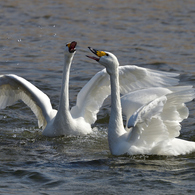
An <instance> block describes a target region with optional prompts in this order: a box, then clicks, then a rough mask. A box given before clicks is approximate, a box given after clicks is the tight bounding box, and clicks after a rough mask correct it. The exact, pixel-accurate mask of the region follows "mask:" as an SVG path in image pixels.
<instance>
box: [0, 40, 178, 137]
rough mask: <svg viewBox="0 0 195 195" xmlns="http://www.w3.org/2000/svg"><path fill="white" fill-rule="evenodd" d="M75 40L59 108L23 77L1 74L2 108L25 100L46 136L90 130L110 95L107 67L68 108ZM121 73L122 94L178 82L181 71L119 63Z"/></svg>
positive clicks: (67, 52)
mask: <svg viewBox="0 0 195 195" xmlns="http://www.w3.org/2000/svg"><path fill="white" fill-rule="evenodd" d="M76 44H77V43H76V42H75V41H73V42H72V43H70V44H67V45H66V48H65V51H64V59H65V63H64V70H63V79H62V88H61V95H60V103H59V109H58V111H57V110H54V109H53V108H52V106H51V103H50V99H49V98H48V96H47V95H46V94H44V93H43V92H42V91H40V90H39V89H38V88H37V87H35V86H34V85H32V84H31V83H30V82H28V81H27V80H25V79H24V78H21V77H19V76H16V75H11V74H9V75H2V76H0V109H3V108H5V107H6V106H10V105H13V104H14V103H15V102H16V101H17V100H22V101H23V102H24V103H25V104H27V105H28V106H29V107H30V108H31V109H32V111H33V112H34V114H35V115H36V117H37V119H38V126H39V127H42V128H43V129H44V130H43V135H45V136H50V137H54V136H60V135H71V134H72V135H82V134H88V133H91V132H92V129H91V124H93V123H94V122H95V121H96V117H97V116H96V115H97V113H98V111H99V108H100V107H101V105H102V103H103V101H104V99H105V98H106V97H107V96H108V95H110V81H109V75H108V74H107V73H106V70H105V69H104V70H102V71H100V72H98V73H97V74H96V75H95V76H94V77H92V79H91V80H90V81H89V82H88V83H87V84H86V85H85V86H84V87H83V89H82V90H81V91H80V92H79V94H78V96H77V102H76V105H75V106H74V107H72V109H71V110H69V91H68V87H69V73H70V66H71V62H72V59H73V56H74V54H75V47H76ZM119 74H120V85H121V93H123V94H126V93H128V92H129V91H132V90H135V89H140V88H145V87H151V86H171V85H176V84H178V79H176V78H173V77H176V76H178V74H173V73H166V72H160V71H155V70H150V69H145V68H139V67H136V66H123V67H120V70H119ZM127 83H128V85H127Z"/></svg>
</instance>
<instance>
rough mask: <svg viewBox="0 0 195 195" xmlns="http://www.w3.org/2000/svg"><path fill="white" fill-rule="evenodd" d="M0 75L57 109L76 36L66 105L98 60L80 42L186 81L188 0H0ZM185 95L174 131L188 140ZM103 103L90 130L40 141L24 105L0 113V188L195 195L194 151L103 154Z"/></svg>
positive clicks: (191, 13)
mask: <svg viewBox="0 0 195 195" xmlns="http://www.w3.org/2000/svg"><path fill="white" fill-rule="evenodd" d="M0 9H1V13H0V29H1V30H0V52H1V55H0V67H1V74H6V73H14V74H17V75H19V76H22V77H24V78H26V79H27V80H29V81H30V82H32V83H33V84H35V85H36V86H37V87H39V88H40V89H41V90H42V91H43V92H45V93H46V94H47V95H48V96H49V97H50V98H51V102H52V104H53V107H54V108H56V109H57V108H58V102H59V93H60V87H61V77H62V67H63V48H64V46H65V43H66V42H70V41H73V40H75V41H77V42H78V47H77V53H76V55H75V58H74V62H73V65H72V69H71V75H70V104H71V106H73V105H74V104H75V100H76V95H77V93H78V92H79V90H80V89H81V88H82V87H83V86H84V84H85V83H86V82H87V81H88V80H89V79H90V78H91V77H92V76H93V75H94V74H95V73H96V72H97V71H99V70H101V68H102V67H100V66H99V65H98V64H97V63H94V62H92V61H91V60H90V59H88V58H86V57H85V55H86V54H89V51H88V49H87V47H88V46H91V47H94V48H97V49H103V50H107V51H110V52H113V53H114V54H115V55H116V56H117V57H118V59H119V62H120V63H121V64H122V65H125V64H136V65H139V66H142V67H149V68H152V69H158V70H165V71H171V72H177V73H180V74H181V76H180V79H181V81H182V82H183V83H185V84H191V85H194V81H195V54H194V53H195V2H194V1H193V0H186V1H184V0H172V1H168V0H164V1H143V0H138V1H137V0H136V1H135V0H133V1H128V0H122V1H119V0H118V1H117V0H113V1H102V0H99V1H98V2H92V1H88V0H80V1H70V0H66V1H63V0H55V1H54V0H47V1H23V0H15V1H12V0H8V1H1V2H0ZM194 103H195V102H194V101H192V102H191V103H188V107H189V110H190V115H189V118H188V119H187V120H185V121H183V123H182V130H181V136H180V137H181V138H182V139H186V140H192V141H195V122H194V118H195V109H194ZM109 108H110V105H109V100H108V101H107V102H106V104H105V106H104V108H102V110H101V111H100V113H99V115H98V121H97V122H96V124H95V125H94V126H95V127H96V130H95V131H94V133H93V134H92V135H88V136H84V137H71V136H70V137H60V138H47V137H44V136H42V135H41V129H39V128H38V127H37V120H36V118H35V116H34V115H33V113H32V112H31V111H30V109H29V108H28V107H26V106H25V105H24V104H23V103H21V102H18V103H17V104H15V105H14V106H11V107H9V108H6V109H5V110H1V111H0V194H25V195H26V194H134V193H136V194H194V193H195V155H194V154H190V155H185V156H178V157H166V156H165V157H162V156H142V155H138V156H120V157H115V156H112V155H111V154H110V152H109V149H108V143H107V124H108V120H109V110H110V109H109Z"/></svg>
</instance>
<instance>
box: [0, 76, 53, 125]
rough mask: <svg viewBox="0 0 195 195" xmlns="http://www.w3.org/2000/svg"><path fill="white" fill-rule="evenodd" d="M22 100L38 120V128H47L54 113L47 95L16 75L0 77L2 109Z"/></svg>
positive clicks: (0, 107)
mask: <svg viewBox="0 0 195 195" xmlns="http://www.w3.org/2000/svg"><path fill="white" fill-rule="evenodd" d="M18 100H22V101H23V102H24V103H25V104H26V105H27V106H29V107H30V108H31V110H32V111H33V113H34V114H35V115H36V117H37V119H38V126H39V127H43V128H45V127H46V125H47V120H49V118H50V113H51V111H52V107H51V103H50V100H49V98H48V97H47V95H45V94H44V93H43V92H42V91H40V90H39V89H38V88H37V87H35V86H34V85H32V84H31V83H30V82H28V81H27V80H25V79H23V78H21V77H19V76H16V75H11V74H9V75H2V76H0V109H4V108H5V107H7V106H11V105H13V104H14V103H15V102H16V101H18Z"/></svg>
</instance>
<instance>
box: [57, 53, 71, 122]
mask: <svg viewBox="0 0 195 195" xmlns="http://www.w3.org/2000/svg"><path fill="white" fill-rule="evenodd" d="M72 59H73V55H71V56H66V55H65V57H64V68H63V77H62V87H61V93H60V102H59V108H58V113H57V117H58V116H60V117H62V118H63V120H65V121H66V120H70V118H71V114H70V110H69V75H70V67H71V63H72ZM65 121H64V122H65Z"/></svg>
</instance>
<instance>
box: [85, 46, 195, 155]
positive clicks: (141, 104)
mask: <svg viewBox="0 0 195 195" xmlns="http://www.w3.org/2000/svg"><path fill="white" fill-rule="evenodd" d="M90 50H91V51H92V52H93V53H95V54H96V55H97V56H98V58H97V57H91V56H88V57H89V58H92V59H94V60H96V61H98V62H99V63H100V64H101V65H103V66H105V67H106V70H107V72H108V74H109V75H110V83H111V114H110V121H109V126H108V142H109V148H110V151H111V153H112V154H113V155H122V154H130V155H135V154H149V155H150V154H157V155H180V154H186V153H190V152H193V151H195V142H191V141H185V140H181V139H178V138H175V137H177V136H179V132H180V124H179V123H180V122H181V121H182V120H183V119H185V118H187V117H188V108H187V107H186V106H185V104H184V103H185V102H188V101H191V100H192V99H193V98H194V97H195V90H194V89H193V88H192V87H191V86H184V87H171V88H149V89H143V90H138V91H134V92H131V93H129V94H127V95H125V96H124V97H123V98H122V105H123V109H124V113H125V114H126V116H127V117H130V116H131V117H130V119H129V121H128V123H127V125H128V127H129V128H130V129H125V128H124V126H123V119H122V110H121V101H120V88H119V71H118V66H119V63H118V60H117V58H116V56H114V55H113V54H112V53H110V52H104V51H97V50H94V49H92V48H90ZM131 108H132V111H131ZM129 110H130V111H129Z"/></svg>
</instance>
